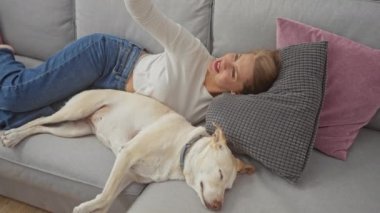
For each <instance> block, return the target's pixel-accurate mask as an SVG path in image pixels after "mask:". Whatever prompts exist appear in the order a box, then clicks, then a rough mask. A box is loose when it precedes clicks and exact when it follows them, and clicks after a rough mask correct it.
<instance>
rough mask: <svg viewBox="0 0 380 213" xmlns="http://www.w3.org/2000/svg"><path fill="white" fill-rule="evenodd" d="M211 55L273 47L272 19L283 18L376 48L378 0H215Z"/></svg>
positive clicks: (379, 28)
mask: <svg viewBox="0 0 380 213" xmlns="http://www.w3.org/2000/svg"><path fill="white" fill-rule="evenodd" d="M214 4H215V5H214V16H213V29H212V32H213V44H212V45H213V54H214V55H217V56H219V55H221V54H223V53H225V52H229V51H250V50H252V49H257V48H270V49H272V48H275V44H276V18H277V17H286V18H290V19H293V20H297V21H300V22H303V23H305V24H308V25H312V26H315V27H319V28H321V29H324V30H327V31H330V32H333V33H336V34H339V35H342V36H344V37H347V38H349V39H352V40H354V41H357V42H360V43H363V44H366V45H368V46H370V47H373V48H378V49H380V41H379V38H380V21H379V20H380V1H378V0H377V1H370V0H234V1H231V0H215V3H214Z"/></svg>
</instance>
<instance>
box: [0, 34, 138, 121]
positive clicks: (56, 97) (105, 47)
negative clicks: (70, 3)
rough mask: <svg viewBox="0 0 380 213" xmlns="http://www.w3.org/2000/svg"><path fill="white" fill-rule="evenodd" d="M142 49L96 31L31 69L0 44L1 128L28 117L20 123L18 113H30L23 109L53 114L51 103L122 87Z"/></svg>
mask: <svg viewBox="0 0 380 213" xmlns="http://www.w3.org/2000/svg"><path fill="white" fill-rule="evenodd" d="M140 51H141V49H140V48H139V47H137V46H136V45H134V44H132V43H130V42H128V41H127V40H124V39H120V38H117V37H114V36H108V35H101V34H94V35H91V36H86V37H84V38H81V39H79V40H77V41H76V42H74V43H72V44H70V45H68V46H67V47H65V48H64V49H63V50H62V51H60V52H58V53H57V54H55V55H54V56H52V57H51V58H49V59H48V60H47V61H46V62H45V63H43V64H41V65H40V66H38V67H36V68H31V69H27V68H25V66H24V65H23V64H21V63H19V62H17V61H15V59H14V56H13V54H12V52H11V51H9V50H6V49H0V111H1V112H0V128H1V123H5V124H4V125H6V127H5V128H9V127H10V126H13V125H12V124H16V123H18V124H17V126H18V125H21V124H23V123H25V122H27V121H23V122H19V121H20V118H19V115H23V116H21V117H24V118H25V117H28V116H26V114H25V113H27V115H32V114H34V115H36V116H38V117H39V116H41V115H40V114H43V115H48V114H51V113H52V112H54V110H52V109H50V107H49V105H51V104H53V103H57V102H59V101H62V100H63V99H65V98H68V97H70V96H72V95H74V94H76V93H78V92H81V91H83V90H85V89H89V88H109V89H124V86H125V80H126V78H127V75H128V73H129V71H131V70H132V69H133V66H134V63H135V61H136V60H137V59H138V56H139V55H140ZM46 107H48V108H46ZM16 113H20V114H18V115H17V116H16ZM15 117H18V118H17V119H16V118H15ZM32 117H35V116H32ZM33 119H34V118H33ZM15 120H17V122H16V121H15ZM27 120H28V121H29V120H31V119H27Z"/></svg>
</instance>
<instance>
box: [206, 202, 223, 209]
mask: <svg viewBox="0 0 380 213" xmlns="http://www.w3.org/2000/svg"><path fill="white" fill-rule="evenodd" d="M207 207H208V208H209V209H212V210H214V211H218V210H220V209H221V208H222V201H219V200H214V201H212V203H208V204H207Z"/></svg>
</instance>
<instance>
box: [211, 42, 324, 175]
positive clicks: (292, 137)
mask: <svg viewBox="0 0 380 213" xmlns="http://www.w3.org/2000/svg"><path fill="white" fill-rule="evenodd" d="M326 50H327V42H317V43H310V44H301V45H295V46H289V47H287V48H284V49H282V50H281V51H280V58H281V70H280V73H279V76H278V79H277V80H276V81H275V82H274V84H273V86H272V87H271V88H270V89H269V90H268V91H267V92H263V93H259V94H257V95H222V96H220V97H217V98H215V99H214V100H213V101H212V103H211V104H210V106H209V109H208V112H207V115H206V127H207V130H208V131H209V132H213V130H214V128H213V123H216V124H219V125H220V126H221V127H222V129H223V132H224V133H225V134H226V138H227V141H228V142H229V145H230V147H231V149H232V150H233V151H234V152H235V153H241V154H246V155H248V156H250V157H252V158H254V159H256V160H258V161H259V162H261V163H262V164H263V165H265V166H266V167H267V168H268V169H270V170H272V171H274V172H275V173H277V174H278V175H280V176H281V177H283V178H285V179H287V180H290V181H293V182H295V181H297V180H298V179H299V177H300V176H301V173H302V172H303V170H304V168H305V166H306V162H307V160H308V158H309V154H310V150H311V149H312V147H313V143H314V136H315V131H316V129H317V124H318V116H319V111H320V108H321V105H322V100H323V93H324V82H325V64H326V54H327V52H326Z"/></svg>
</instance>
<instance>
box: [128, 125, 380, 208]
mask: <svg viewBox="0 0 380 213" xmlns="http://www.w3.org/2000/svg"><path fill="white" fill-rule="evenodd" d="M379 137H380V132H378V131H374V130H369V129H362V130H361V131H360V133H359V135H358V137H357V138H356V143H355V144H354V145H353V147H352V149H351V153H350V155H351V156H350V158H349V159H348V160H347V161H340V160H337V159H334V158H331V157H328V156H326V155H324V154H321V153H320V152H318V151H315V150H314V151H313V154H312V155H311V157H310V161H309V164H308V165H309V166H308V168H307V169H306V170H307V171H306V172H305V176H304V177H303V179H302V180H301V181H300V182H299V184H297V185H293V184H289V183H288V182H286V181H284V180H283V179H282V178H279V177H278V176H276V175H274V174H273V173H271V172H269V171H268V170H266V169H264V168H263V167H262V166H260V165H258V166H257V171H256V173H254V174H253V175H251V176H249V175H242V176H238V177H237V179H236V182H235V183H234V186H233V187H232V189H230V190H228V191H227V192H226V195H225V200H224V205H223V207H222V210H221V211H220V213H231V212H233V213H245V212H281V213H303V212H308V213H320V212H344V213H358V212H378V211H379V209H380V202H378V198H379V194H380V185H379V179H380V176H379V175H380V167H379V166H378V163H379V162H380V155H379V153H380V143H379V140H378V139H379ZM150 212H155V213H171V212H181V213H193V212H197V213H208V212H210V211H208V210H207V209H206V208H205V207H203V206H202V204H201V202H200V200H199V198H198V196H197V195H196V193H195V192H194V191H193V190H192V189H191V188H190V187H188V186H187V185H186V183H185V182H179V181H177V182H176V181H171V182H165V183H154V184H150V185H149V186H148V187H147V188H146V189H145V190H144V192H143V193H142V194H141V195H140V196H139V197H138V198H137V200H136V201H135V203H134V204H133V206H132V207H131V209H130V210H129V211H128V213H150Z"/></svg>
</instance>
